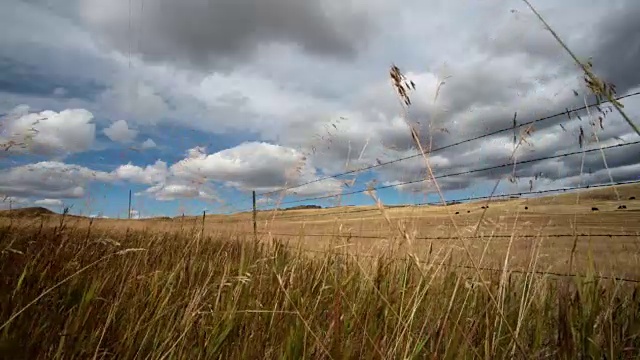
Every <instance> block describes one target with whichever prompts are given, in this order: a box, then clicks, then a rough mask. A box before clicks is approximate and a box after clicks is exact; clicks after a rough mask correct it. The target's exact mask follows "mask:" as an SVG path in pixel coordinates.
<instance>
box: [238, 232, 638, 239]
mask: <svg viewBox="0 0 640 360" xmlns="http://www.w3.org/2000/svg"><path fill="white" fill-rule="evenodd" d="M234 234H242V235H253V234H254V233H253V232H248V231H246V232H243V231H241V232H237V231H234ZM257 234H258V235H270V236H283V237H284V236H287V237H305V236H308V237H334V238H354V239H371V240H388V239H391V238H393V236H392V235H388V236H383V235H358V234H352V233H342V234H340V233H338V234H335V233H333V234H330V233H322V234H318V233H316V234H313V233H311V234H307V233H302V232H301V233H297V234H293V233H274V232H270V231H259V232H258V233H257ZM512 237H515V238H526V239H529V238H567V237H608V238H614V237H622V238H625V237H633V238H640V233H635V234H628V233H625V234H611V233H606V234H605V233H597V234H586V233H580V234H539V235H531V234H529V235H525V234H523V235H513V234H491V235H473V236H465V237H464V238H465V239H509V238H512ZM412 239H413V240H452V239H459V237H458V236H416V237H413V238H412Z"/></svg>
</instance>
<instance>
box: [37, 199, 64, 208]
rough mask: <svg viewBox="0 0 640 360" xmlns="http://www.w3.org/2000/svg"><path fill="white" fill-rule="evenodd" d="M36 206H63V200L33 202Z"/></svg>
mask: <svg viewBox="0 0 640 360" xmlns="http://www.w3.org/2000/svg"><path fill="white" fill-rule="evenodd" d="M33 203H34V204H35V205H41V206H62V204H63V203H62V200H60V199H41V200H36V201H34V202H33Z"/></svg>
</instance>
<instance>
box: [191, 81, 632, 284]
mask: <svg viewBox="0 0 640 360" xmlns="http://www.w3.org/2000/svg"><path fill="white" fill-rule="evenodd" d="M638 95H640V91H638V92H634V93H630V94H627V95H624V96H619V97H616V98H615V100H622V99H625V98H630V97H635V96H638ZM607 102H609V101H600V102H595V103H592V104H589V105H585V106H581V107H579V108H575V109H566V110H565V111H562V112H558V113H555V114H552V115H549V116H545V117H541V118H537V119H534V120H530V121H526V122H521V123H516V122H515V120H514V121H513V124H512V125H511V126H509V127H505V128H501V129H498V130H495V131H491V132H488V133H485V134H482V135H478V136H475V137H471V138H468V139H464V140H461V141H458V142H454V143H451V144H448V145H444V146H440V147H436V148H433V149H431V150H430V151H426V153H425V154H423V153H421V152H416V153H415V154H412V155H409V156H405V157H400V158H396V159H392V160H389V161H384V162H383V161H378V163H376V164H373V165H369V166H364V167H361V168H357V169H350V170H347V171H344V172H340V173H336V174H333V175H326V176H322V177H318V178H316V179H313V180H310V181H306V182H301V183H296V184H292V185H288V186H283V187H282V188H280V189H277V190H271V191H266V192H263V193H260V194H257V193H256V192H255V191H253V192H252V207H250V208H238V207H237V206H233V205H232V207H234V208H236V209H237V210H236V211H232V212H228V213H226V214H223V215H233V214H240V213H244V212H249V211H251V214H252V216H251V217H250V218H249V219H250V220H249V221H251V225H252V228H253V231H252V232H249V231H247V232H242V231H234V233H235V234H244V235H253V236H254V237H255V239H256V240H257V239H258V238H260V237H262V236H270V237H272V238H273V237H320V238H321V237H336V236H341V237H350V238H359V239H376V240H385V239H389V237H390V236H391V235H387V236H383V235H368V234H362V233H356V234H353V233H348V234H336V233H331V234H329V233H287V232H272V231H259V229H258V222H259V221H263V220H266V221H268V219H258V218H259V216H258V215H259V213H264V212H272V214H271V215H270V216H269V217H270V218H271V220H272V221H276V220H277V221H296V219H298V220H302V221H303V222H304V221H310V220H312V219H318V218H329V217H331V218H340V217H342V216H350V215H353V214H361V215H367V214H375V213H379V212H380V209H379V208H376V207H375V206H373V207H369V208H360V209H353V208H350V206H346V209H344V210H342V211H324V210H323V211H316V212H306V213H304V214H292V215H279V216H276V214H277V213H282V212H283V211H286V210H287V209H282V208H279V207H280V206H283V205H291V204H300V203H305V202H306V203H308V202H315V201H319V200H327V199H342V198H343V197H346V196H350V195H356V194H363V193H368V192H373V191H380V190H385V189H391V188H401V187H403V186H407V185H413V184H419V183H424V182H429V181H436V180H441V179H445V178H451V177H459V176H464V175H471V174H477V173H483V172H490V171H495V170H500V169H504V168H508V167H512V166H514V161H511V160H510V161H508V162H505V163H502V164H498V165H493V166H486V167H479V168H474V169H471V170H464V171H457V172H450V173H445V174H440V175H434V176H433V178H421V179H415V180H410V181H404V182H398V183H393V184H386V185H379V186H368V187H366V188H362V189H357V190H350V191H344V192H340V193H337V194H328V195H322V196H312V197H305V198H301V199H292V200H287V201H281V202H279V203H278V205H277V206H278V207H277V208H273V209H265V208H263V209H260V208H259V206H258V204H257V198H258V197H259V198H261V199H264V198H267V199H268V196H271V195H281V196H282V198H284V197H285V196H287V195H290V194H291V190H294V189H299V188H302V187H304V186H308V185H311V184H314V183H318V182H322V181H326V180H330V179H338V178H340V177H344V176H347V175H356V174H359V173H364V172H367V171H370V170H374V169H378V168H382V167H385V166H389V165H391V164H396V163H399V162H403V161H407V160H410V159H415V158H419V157H422V156H431V155H432V154H434V153H437V152H440V151H443V150H446V149H451V148H454V147H456V146H460V145H463V144H467V143H471V142H473V141H477V140H481V139H484V138H488V137H491V136H495V135H498V134H501V133H506V132H509V131H513V132H514V133H515V131H516V130H517V129H519V128H524V127H530V126H532V125H535V124H539V123H541V122H548V121H551V120H553V119H557V118H559V117H561V116H566V117H567V118H568V120H573V119H572V114H575V116H576V117H578V118H579V115H578V112H580V111H583V110H587V111H588V110H589V108H592V107H596V108H598V109H600V106H602V105H603V104H605V103H607ZM514 119H515V116H514ZM509 120H510V121H511V119H509ZM558 125H560V126H561V127H563V126H562V122H561V121H559V122H558ZM563 129H564V127H563ZM581 136H582V135H581ZM581 140H582V138H581ZM634 145H640V140H638V141H633V142H623V143H618V144H614V145H609V146H598V147H595V148H590V149H586V148H583V144H582V141H581V143H580V147H581V150H579V151H572V152H567V153H562V154H554V155H550V156H543V157H539V158H533V159H525V160H519V161H517V164H518V165H520V166H521V165H526V164H533V163H536V162H541V161H545V160H553V159H560V158H565V157H571V156H578V155H582V156H585V154H589V153H593V152H598V151H599V152H602V154H603V155H604V151H606V150H610V149H616V148H626V147H632V146H634ZM637 183H640V179H637V180H631V181H618V182H613V181H610V182H607V183H601V184H589V185H578V186H571V187H562V188H554V189H545V190H536V191H534V190H530V191H520V192H512V193H506V194H491V195H488V196H487V195H482V196H469V197H461V198H454V199H450V200H447V201H446V203H445V204H443V203H442V202H440V201H433V202H422V203H415V204H409V205H402V207H403V208H418V207H421V206H425V205H445V206H447V205H453V204H459V203H464V202H471V201H476V200H489V201H491V200H493V199H501V198H514V197H517V198H523V197H529V196H535V195H541V194H551V193H566V192H568V191H575V190H581V189H596V188H602V187H608V186H620V185H626V184H637ZM392 207H395V206H392ZM456 215H457V213H456ZM204 216H205V215H204V214H203V228H204ZM421 216H423V217H424V216H429V215H428V214H427V215H421ZM246 222H247V219H246V218H242V217H240V218H236V219H234V218H227V217H224V218H221V219H220V222H219V223H220V224H222V223H225V224H233V223H238V224H242V223H246ZM214 223H218V222H215V221H214ZM511 236H512V235H501V234H492V235H491V237H493V238H507V237H511ZM539 236H540V235H519V237H521V238H534V237H539ZM481 237H482V235H480V236H468V237H467V238H470V239H473V238H476V239H477V238H481ZM544 237H549V238H579V237H603V238H607V237H608V238H611V237H621V238H634V239H638V238H640V234H638V233H617V234H613V233H575V232H574V233H571V234H547V235H544ZM456 238H458V237H456V236H416V237H415V238H414V239H415V240H425V241H426V240H428V241H437V240H451V239H456ZM287 246H288V245H287ZM291 249H298V250H302V251H305V252H307V251H308V252H315V253H323V254H328V253H330V252H329V251H320V250H312V249H302V248H300V247H291ZM357 256H359V257H368V255H366V254H358V255H357ZM374 258H375V257H374ZM394 260H401V259H394ZM446 266H450V267H454V268H461V269H463V268H471V267H470V266H466V265H454V264H446ZM479 270H483V271H489V272H502V271H503V269H492V268H481V269H479ZM510 272H511V273H535V274H538V275H547V276H557V277H572V276H582V275H580V274H577V273H558V272H549V271H519V270H510ZM597 278H600V279H613V280H618V281H623V282H634V283H639V282H640V280H636V279H629V278H621V277H612V276H599V277H597Z"/></svg>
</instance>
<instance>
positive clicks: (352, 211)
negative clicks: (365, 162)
mask: <svg viewBox="0 0 640 360" xmlns="http://www.w3.org/2000/svg"><path fill="white" fill-rule="evenodd" d="M638 183H640V179H638V180H628V181H618V182H615V183H613V184H612V183H610V182H609V183H604V184H591V185H577V186H570V187H562V188H555V189H545V190H535V191H533V190H532V191H521V192H512V193H506V194H494V195H481V196H468V197H464V198H456V199H451V200H449V201H448V205H449V203H450V205H449V206H451V205H458V204H463V203H464V202H466V201H474V200H485V199H494V198H495V199H502V198H505V197H515V196H517V197H522V196H528V195H540V194H548V193H555V192H561V193H564V192H567V191H574V190H582V189H597V188H603V187H609V186H612V185H613V186H619V185H630V184H638ZM525 199H526V198H525ZM425 205H440V206H441V205H442V203H441V202H440V201H431V202H422V203H416V204H412V205H403V206H395V208H403V209H407V208H417V207H420V206H425ZM390 208H391V209H393V208H394V207H390ZM271 211H276V210H262V212H271ZM277 211H283V210H277ZM379 211H380V209H378V208H375V207H374V208H369V209H347V210H345V211H340V212H330V213H329V212H327V213H321V212H318V213H315V214H295V215H288V216H275V217H273V218H274V220H290V219H295V218H315V217H319V216H338V215H351V214H357V213H363V212H379ZM425 216H429V215H428V214H427V215H425ZM250 220H251V219H248V220H247V219H226V220H223V221H221V222H220V223H237V222H247V221H250ZM264 220H265V219H260V220H259V221H264Z"/></svg>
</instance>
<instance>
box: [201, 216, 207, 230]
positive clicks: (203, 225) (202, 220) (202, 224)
mask: <svg viewBox="0 0 640 360" xmlns="http://www.w3.org/2000/svg"><path fill="white" fill-rule="evenodd" d="M206 213H207V210H202V235H204V217H205V214H206Z"/></svg>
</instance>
